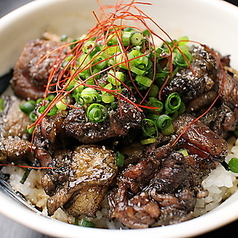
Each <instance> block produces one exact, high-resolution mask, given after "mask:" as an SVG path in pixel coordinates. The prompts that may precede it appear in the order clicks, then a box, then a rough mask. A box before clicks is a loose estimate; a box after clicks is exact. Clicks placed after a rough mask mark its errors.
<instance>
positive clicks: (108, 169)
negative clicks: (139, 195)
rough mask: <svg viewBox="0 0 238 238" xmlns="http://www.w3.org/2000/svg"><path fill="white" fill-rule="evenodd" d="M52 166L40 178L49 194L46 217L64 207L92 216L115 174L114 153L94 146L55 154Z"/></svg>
mask: <svg viewBox="0 0 238 238" xmlns="http://www.w3.org/2000/svg"><path fill="white" fill-rule="evenodd" d="M52 166H53V167H54V168H55V169H53V170H49V171H46V174H45V176H44V177H43V178H42V185H43V187H44V189H45V191H46V192H47V194H49V195H50V198H49V199H48V210H49V214H53V213H54V212H55V211H56V209H57V208H59V207H63V206H64V205H65V207H66V209H67V210H68V212H69V213H72V214H73V215H81V214H86V215H90V216H92V215H94V214H95V212H96V211H97V210H98V208H99V204H100V202H101V201H102V200H103V199H104V197H105V195H106V192H107V190H108V186H109V185H110V184H111V183H112V181H113V178H114V177H115V176H116V173H117V166H116V164H115V156H114V154H113V152H112V151H111V150H108V149H106V148H105V147H100V146H96V145H95V146H94V145H84V146H79V147H77V148H76V149H75V150H74V151H71V152H70V151H64V152H63V151H62V152H60V153H58V154H55V156H54V158H53V159H52ZM91 192H92V194H94V195H93V196H94V199H93V197H92V194H90V193H91ZM84 198H87V199H88V200H90V203H89V201H88V202H87V201H85V200H84ZM71 199H72V200H71Z"/></svg>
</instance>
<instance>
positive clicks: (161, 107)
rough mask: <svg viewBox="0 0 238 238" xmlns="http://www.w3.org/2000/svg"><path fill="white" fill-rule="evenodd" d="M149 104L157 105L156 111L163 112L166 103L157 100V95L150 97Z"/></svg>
mask: <svg viewBox="0 0 238 238" xmlns="http://www.w3.org/2000/svg"><path fill="white" fill-rule="evenodd" d="M148 102H149V104H150V106H152V107H157V109H153V110H154V111H156V112H161V111H162V110H163V108H164V105H163V103H162V102H161V101H159V100H157V99H156V98H155V97H150V98H149V101H148Z"/></svg>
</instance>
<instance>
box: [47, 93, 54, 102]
mask: <svg viewBox="0 0 238 238" xmlns="http://www.w3.org/2000/svg"><path fill="white" fill-rule="evenodd" d="M54 98H55V95H54V94H49V95H48V96H47V98H46V100H47V101H52V100H53V99H54Z"/></svg>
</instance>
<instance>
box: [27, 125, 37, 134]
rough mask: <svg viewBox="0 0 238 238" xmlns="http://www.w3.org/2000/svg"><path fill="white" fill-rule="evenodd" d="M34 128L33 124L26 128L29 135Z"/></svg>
mask: <svg viewBox="0 0 238 238" xmlns="http://www.w3.org/2000/svg"><path fill="white" fill-rule="evenodd" d="M34 130H35V126H32V127H31V128H29V129H27V133H28V134H30V135H31V134H32V133H33V131H34Z"/></svg>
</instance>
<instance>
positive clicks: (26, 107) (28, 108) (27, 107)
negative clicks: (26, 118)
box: [19, 100, 36, 115]
mask: <svg viewBox="0 0 238 238" xmlns="http://www.w3.org/2000/svg"><path fill="white" fill-rule="evenodd" d="M35 106H36V102H35V101H33V100H30V101H27V102H24V103H23V104H22V105H20V106H19V108H20V109H21V111H22V112H24V113H25V114H27V115H29V114H30V113H31V112H32V111H33V110H34V109H35Z"/></svg>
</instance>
